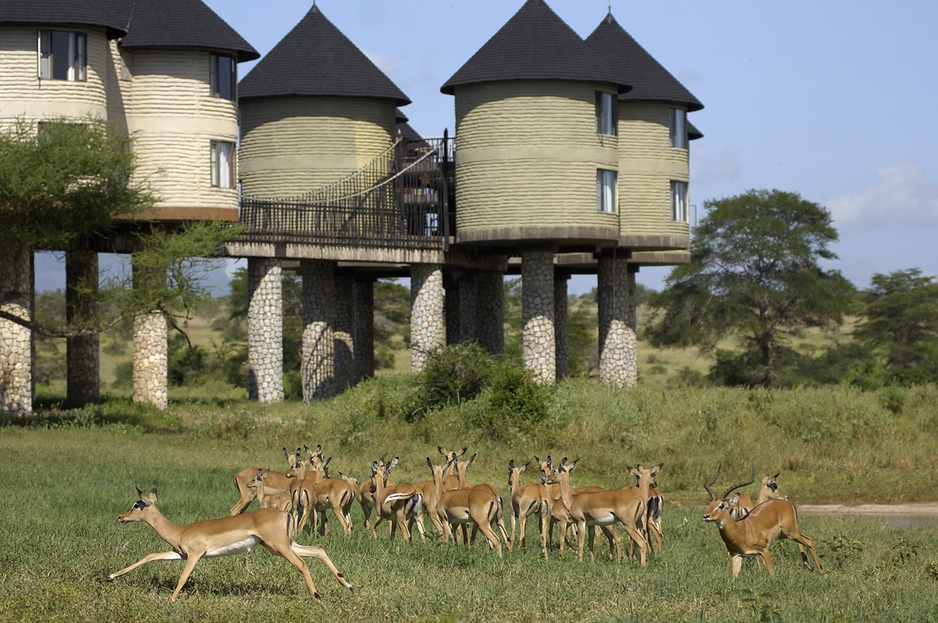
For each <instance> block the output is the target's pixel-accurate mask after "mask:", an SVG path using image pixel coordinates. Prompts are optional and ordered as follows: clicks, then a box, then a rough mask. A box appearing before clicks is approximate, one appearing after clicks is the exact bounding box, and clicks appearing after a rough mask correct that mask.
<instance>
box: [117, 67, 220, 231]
mask: <svg viewBox="0 0 938 623" xmlns="http://www.w3.org/2000/svg"><path fill="white" fill-rule="evenodd" d="M210 58H211V57H210V54H209V52H207V51H201V50H151V49H139V50H134V51H133V52H132V53H129V54H128V53H127V52H124V56H123V58H122V59H115V62H116V63H118V64H119V63H122V62H126V64H127V70H128V71H129V73H130V74H131V75H132V78H131V79H129V80H128V79H125V78H122V79H120V80H118V83H119V84H120V91H121V94H122V97H121V100H122V103H123V107H124V110H125V113H126V125H127V130H128V131H129V133H130V134H131V136H133V138H134V153H135V154H136V156H137V164H138V170H137V175H138V177H139V179H140V180H141V181H143V180H146V181H147V182H148V183H149V185H150V187H151V189H152V191H153V192H154V193H155V194H156V195H157V196H158V197H159V203H158V206H157V207H158V208H159V209H160V210H161V213H162V214H161V216H162V217H163V218H173V219H175V218H186V217H187V216H188V217H189V218H203V217H216V218H217V217H219V216H220V214H219V212H225V213H227V215H228V217H229V218H231V219H235V218H237V210H238V192H237V188H222V187H213V186H212V170H211V162H212V161H211V142H212V141H228V142H231V143H235V144H236V143H237V140H238V112H237V105H236V103H235V102H234V101H231V100H228V99H224V98H219V97H213V96H212V95H211V89H210ZM118 66H119V65H118ZM125 75H126V74H125ZM235 179H237V178H235Z"/></svg>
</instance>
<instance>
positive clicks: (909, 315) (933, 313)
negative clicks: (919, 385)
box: [855, 268, 938, 382]
mask: <svg viewBox="0 0 938 623" xmlns="http://www.w3.org/2000/svg"><path fill="white" fill-rule="evenodd" d="M862 299H863V302H864V303H865V304H866V310H865V314H864V315H865V319H864V320H863V321H862V322H861V323H860V324H859V325H858V326H857V329H856V332H855V335H856V337H857V339H858V340H859V341H860V342H861V343H862V344H864V345H866V346H868V347H870V348H872V349H874V352H876V353H877V354H878V355H880V356H882V358H883V359H882V360H883V363H884V365H885V367H886V370H887V371H888V372H889V373H890V374H891V375H892V376H893V377H894V378H895V379H896V380H898V381H900V382H927V381H929V380H934V379H935V377H936V375H938V281H936V280H935V278H934V277H928V276H925V275H923V274H922V271H921V270H920V269H918V268H911V269H908V270H898V271H895V272H892V273H889V274H888V275H882V274H879V273H877V274H875V275H873V278H872V280H871V284H870V287H869V288H868V289H867V290H865V291H864V292H863V293H862Z"/></svg>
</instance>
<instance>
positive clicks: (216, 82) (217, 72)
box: [211, 54, 238, 100]
mask: <svg viewBox="0 0 938 623" xmlns="http://www.w3.org/2000/svg"><path fill="white" fill-rule="evenodd" d="M211 73H212V75H211V88H212V95H213V96H214V97H222V98H224V99H226V100H233V99H234V98H235V85H236V84H237V83H238V64H237V63H236V62H235V59H234V57H231V56H224V55H221V54H212V70H211Z"/></svg>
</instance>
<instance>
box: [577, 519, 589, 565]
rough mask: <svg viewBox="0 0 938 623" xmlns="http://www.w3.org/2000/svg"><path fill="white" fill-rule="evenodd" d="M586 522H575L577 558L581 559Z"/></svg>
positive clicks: (584, 542)
mask: <svg viewBox="0 0 938 623" xmlns="http://www.w3.org/2000/svg"><path fill="white" fill-rule="evenodd" d="M586 531H587V528H586V522H585V521H583V522H580V521H578V522H577V523H576V532H577V558H578V559H580V560H583V546H584V545H585V544H586Z"/></svg>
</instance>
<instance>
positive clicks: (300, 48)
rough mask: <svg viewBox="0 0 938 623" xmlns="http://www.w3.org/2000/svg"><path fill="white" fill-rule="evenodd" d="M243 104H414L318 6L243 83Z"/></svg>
mask: <svg viewBox="0 0 938 623" xmlns="http://www.w3.org/2000/svg"><path fill="white" fill-rule="evenodd" d="M238 95H239V99H241V100H245V99H250V98H254V97H283V96H291V95H309V96H328V95H332V96H345V97H375V98H381V99H389V100H392V101H393V102H394V104H395V105H396V106H404V105H406V104H409V103H410V99H408V97H407V96H406V95H404V93H403V92H402V91H401V90H400V89H399V88H397V86H396V85H395V84H394V83H393V82H391V79H390V78H388V77H387V76H386V75H385V74H384V73H383V72H382V71H381V70H380V69H378V67H377V66H376V65H375V64H374V63H373V62H371V60H370V59H369V58H368V57H367V56H365V54H364V53H363V52H362V51H361V50H359V49H358V48H357V47H356V46H355V44H354V43H352V42H351V41H350V40H349V39H348V38H347V37H346V36H345V35H344V34H342V32H341V31H340V30H339V29H338V28H336V27H335V26H334V25H333V24H332V23H331V22H330V21H329V20H328V19H326V17H325V15H323V14H322V12H321V11H320V10H319V8H318V7H317V6H316V5H313V8H312V9H310V11H309V13H307V14H306V16H305V17H304V18H303V19H302V20H300V22H299V23H298V24H297V25H296V26H295V27H294V28H293V30H291V31H290V32H289V33H287V36H285V37H284V38H283V39H281V40H280V42H279V43H278V44H277V45H276V46H274V48H273V49H272V50H271V51H270V52H269V53H267V54H266V55H265V56H264V58H262V59H261V60H260V62H259V63H258V64H257V65H255V66H254V68H253V69H252V70H251V71H250V72H249V73H248V74H247V75H246V76H245V77H244V78H243V79H242V80H241V82H240V83H239V85H238Z"/></svg>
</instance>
